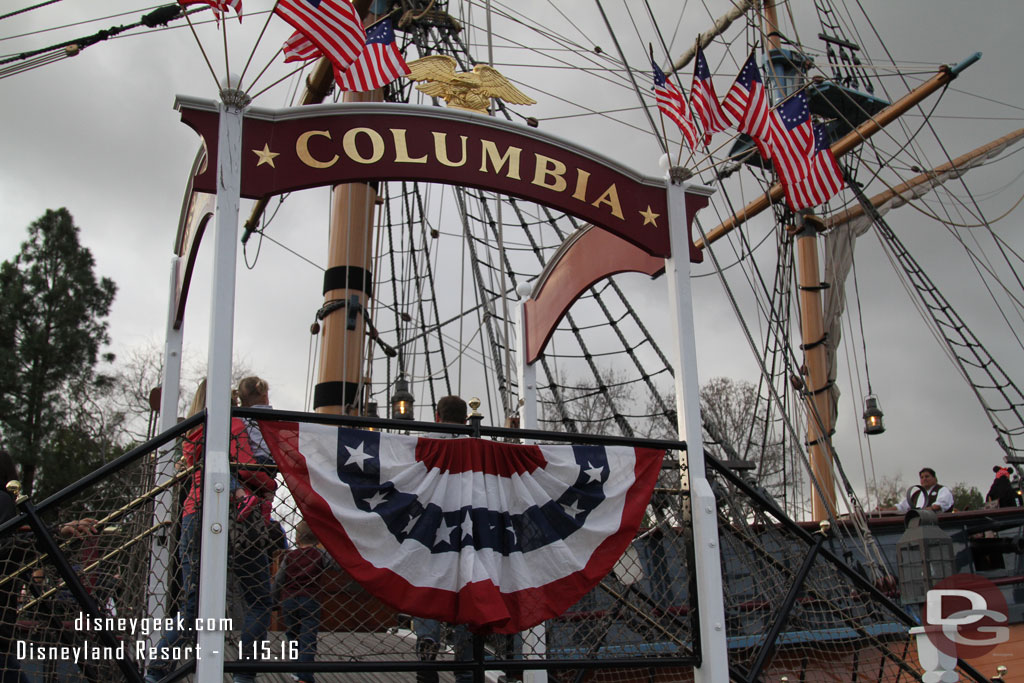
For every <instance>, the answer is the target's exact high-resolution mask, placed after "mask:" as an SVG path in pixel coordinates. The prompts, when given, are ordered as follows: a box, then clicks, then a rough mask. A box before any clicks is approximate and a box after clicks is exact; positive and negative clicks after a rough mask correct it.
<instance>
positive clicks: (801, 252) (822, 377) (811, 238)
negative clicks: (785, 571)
mask: <svg viewBox="0 0 1024 683" xmlns="http://www.w3.org/2000/svg"><path fill="white" fill-rule="evenodd" d="M820 226H821V224H820V222H819V221H817V220H812V219H811V218H810V215H809V214H801V215H800V216H798V218H797V221H796V225H795V226H794V227H795V229H796V255H797V259H796V272H797V275H796V277H797V289H798V290H799V300H800V337H801V340H802V342H803V343H802V344H801V345H800V348H801V349H802V350H803V352H804V368H805V370H804V372H805V379H804V392H803V395H804V402H805V404H806V407H807V457H808V458H809V460H810V464H811V475H812V476H813V477H814V482H815V483H816V485H815V487H814V489H813V490H812V495H811V517H812V518H813V519H814V521H816V522H820V521H821V520H823V519H828V518H829V517H834V516H835V514H836V512H837V509H836V487H835V474H834V472H833V471H832V433H833V432H834V431H835V429H834V425H833V424H832V391H831V389H832V386H831V383H830V382H829V379H828V359H827V353H826V346H825V345H826V344H827V343H828V339H826V336H825V323H824V316H823V314H822V299H821V289H822V286H823V285H822V283H821V267H820V264H819V263H818V228H819V227H820Z"/></svg>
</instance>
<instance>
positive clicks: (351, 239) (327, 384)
mask: <svg viewBox="0 0 1024 683" xmlns="http://www.w3.org/2000/svg"><path fill="white" fill-rule="evenodd" d="M352 4H353V5H354V6H355V8H356V11H358V12H359V15H360V16H361V17H362V18H363V23H364V24H367V23H372V22H373V21H374V20H375V19H376V18H377V15H375V14H372V13H371V12H370V7H371V5H372V4H373V0H353V3H352ZM333 82H334V71H333V68H332V65H331V62H330V60H328V59H327V58H324V57H322V58H320V60H319V61H317V63H316V65H315V66H314V68H313V72H312V73H311V74H310V76H309V78H308V79H307V81H306V90H305V91H304V93H303V95H302V98H301V100H300V102H301V104H303V105H306V104H319V103H320V102H323V100H324V98H325V97H326V96H327V94H328V93H329V92H330V90H331V86H332V84H333ZM383 99H384V96H383V92H382V91H381V90H374V91H371V92H367V93H354V92H347V93H345V96H344V101H345V102H379V101H382V100H383ZM376 202H377V190H376V186H375V185H374V184H370V183H346V184H342V185H336V186H335V187H334V189H333V191H332V194H331V219H330V220H331V229H330V237H329V239H328V247H327V249H328V255H327V270H326V271H325V273H324V286H323V290H324V308H323V309H321V311H322V320H323V323H322V326H321V329H322V332H323V339H322V340H321V345H320V369H319V374H318V377H317V379H318V381H317V384H316V387H315V388H314V390H313V409H314V410H315V411H317V412H320V413H329V414H338V415H340V414H344V413H345V412H346V407H347V406H356V405H358V404H359V390H360V387H361V385H362V382H363V379H364V378H363V377H362V368H363V364H364V359H365V357H366V353H365V349H366V333H365V330H366V326H365V324H364V321H363V312H364V311H365V310H366V308H367V306H368V305H369V299H370V296H371V295H372V291H373V290H372V287H373V275H372V269H371V266H372V260H373V253H372V249H373V217H374V206H375V204H376ZM265 208H266V200H262V199H261V200H259V201H258V202H256V204H255V205H254V206H253V209H252V212H251V213H250V216H249V220H248V221H246V224H245V236H244V237H243V238H242V241H243V242H244V241H245V240H246V239H247V238H248V236H249V234H250V233H251V232H252V231H253V230H255V229H256V226H257V224H258V222H259V219H260V216H261V215H262V213H263V211H264V210H265Z"/></svg>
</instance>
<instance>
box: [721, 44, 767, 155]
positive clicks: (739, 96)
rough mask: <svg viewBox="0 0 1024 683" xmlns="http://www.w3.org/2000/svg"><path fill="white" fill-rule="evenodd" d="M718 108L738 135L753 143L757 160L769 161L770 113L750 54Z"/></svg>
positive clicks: (759, 75) (765, 94)
mask: <svg viewBox="0 0 1024 683" xmlns="http://www.w3.org/2000/svg"><path fill="white" fill-rule="evenodd" d="M722 108H723V109H724V110H725V111H726V112H727V113H728V114H729V116H731V117H732V120H733V122H734V123H735V124H736V129H737V130H738V131H739V132H741V133H746V134H747V135H749V136H750V137H752V138H753V139H754V142H756V143H757V148H758V149H759V150H760V151H761V156H763V157H764V158H766V159H768V158H770V157H771V129H770V120H771V110H770V108H769V106H768V91H766V90H765V87H764V82H763V81H762V80H761V72H760V70H759V69H758V68H757V61H756V60H755V58H754V53H753V52H751V53H750V56H749V57H748V58H747V61H746V62H745V63H744V64H743V68H742V69H740V73H739V75H738V76H737V77H736V80H735V82H733V84H732V87H731V88H729V92H728V93H726V95H725V99H724V100H723V101H722Z"/></svg>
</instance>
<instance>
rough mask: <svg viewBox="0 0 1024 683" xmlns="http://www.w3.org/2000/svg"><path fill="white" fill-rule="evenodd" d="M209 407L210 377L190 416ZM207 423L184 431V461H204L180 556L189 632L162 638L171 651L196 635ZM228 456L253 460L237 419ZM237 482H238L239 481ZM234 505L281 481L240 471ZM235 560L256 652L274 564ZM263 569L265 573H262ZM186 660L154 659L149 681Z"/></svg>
mask: <svg viewBox="0 0 1024 683" xmlns="http://www.w3.org/2000/svg"><path fill="white" fill-rule="evenodd" d="M205 408H206V380H205V379H204V380H203V381H202V382H200V383H199V387H198V388H197V389H196V393H195V396H193V398H192V405H191V407H190V408H189V417H191V416H193V415H196V414H198V413H199V412H201V411H203V410H204V409H205ZM205 452H206V449H205V439H204V426H203V425H200V426H198V427H195V428H193V429H192V430H190V431H189V432H188V433H186V434H185V444H184V446H183V448H182V459H183V461H184V465H185V466H186V467H192V466H193V465H197V464H198V465H200V467H198V468H197V469H196V471H195V474H194V475H193V477H192V486H191V489H190V490H189V493H188V496H187V497H186V498H185V504H184V506H183V510H182V519H181V538H180V539H179V541H178V556H179V560H180V564H181V575H182V585H183V586H184V601H183V606H182V614H181V616H182V619H181V621H182V623H184V624H185V625H186V629H185V630H179V629H172V630H170V631H166V632H165V633H164V634H163V636H162V637H161V638H160V642H159V643H158V644H157V648H158V649H159V648H165V649H169V648H172V647H175V646H176V645H179V643H180V641H181V640H182V639H184V638H185V637H187V636H188V635H189V634H190V633H192V626H193V625H194V624H195V621H196V615H197V614H198V593H199V571H198V570H199V562H198V560H199V540H200V536H199V534H200V530H199V518H200V513H201V510H202V484H203V470H202V467H201V465H202V462H203V458H204V456H205ZM229 459H230V461H231V462H232V463H233V464H241V465H252V464H254V459H253V456H252V450H251V448H250V446H249V437H248V435H247V434H246V429H245V423H244V422H242V421H241V420H239V419H237V418H232V419H231V438H230V444H229ZM236 483H237V485H236ZM232 485H233V486H235V488H234V490H233V491H232V496H231V498H232V504H237V502H240V501H242V500H243V499H244V498H245V497H246V496H249V495H253V494H255V495H265V492H266V491H268V490H269V491H273V490H274V488H276V486H277V483H276V482H275V481H274V479H273V478H272V477H269V476H268V475H267V474H265V473H264V472H259V471H254V470H240V471H239V472H238V474H237V477H234V476H233V477H232ZM229 559H232V560H233V561H234V563H235V573H236V575H237V578H238V583H239V586H240V588H241V590H242V594H243V597H244V599H245V601H246V606H247V609H246V614H245V619H244V623H243V625H242V633H241V637H240V641H241V649H242V652H243V653H245V652H250V653H251V652H252V644H253V643H254V642H257V641H262V640H265V639H266V637H267V629H268V628H269V626H270V607H271V604H270V565H269V560H267V558H266V556H264V557H263V560H262V562H261V561H260V560H259V559H258V558H229ZM261 570H262V571H261ZM165 651H166V650H165ZM183 663H184V662H176V661H169V660H158V661H152V662H150V663H149V670H148V672H147V674H146V681H147V683H151V682H154V681H159V680H160V679H161V678H163V677H164V676H166V675H167V674H168V673H170V672H171V671H172V670H173V669H175V668H177V667H178V666H180V665H181V664H183ZM234 680H235V683H251V682H252V681H254V680H255V675H254V674H235V676H234Z"/></svg>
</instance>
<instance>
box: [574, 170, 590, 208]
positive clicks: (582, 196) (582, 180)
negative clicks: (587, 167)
mask: <svg viewBox="0 0 1024 683" xmlns="http://www.w3.org/2000/svg"><path fill="white" fill-rule="evenodd" d="M588 180H590V174H589V173H587V172H586V171H584V170H583V169H582V168H577V169H576V191H575V192H573V193H572V198H573V199H578V200H580V201H581V202H585V201H587V181H588Z"/></svg>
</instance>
